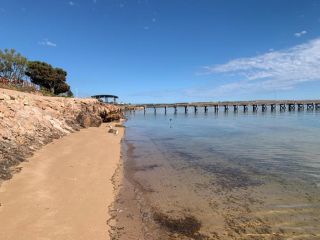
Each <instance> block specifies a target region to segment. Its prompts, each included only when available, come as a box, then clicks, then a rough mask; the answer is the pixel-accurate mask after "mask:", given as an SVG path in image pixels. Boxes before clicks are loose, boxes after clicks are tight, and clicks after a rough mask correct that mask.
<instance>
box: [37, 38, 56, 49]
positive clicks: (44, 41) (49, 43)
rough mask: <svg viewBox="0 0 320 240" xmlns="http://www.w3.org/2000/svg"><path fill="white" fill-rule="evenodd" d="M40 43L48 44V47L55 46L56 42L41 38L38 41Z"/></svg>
mask: <svg viewBox="0 0 320 240" xmlns="http://www.w3.org/2000/svg"><path fill="white" fill-rule="evenodd" d="M39 44H40V45H43V46H48V47H56V46H57V44H56V43H54V42H51V41H49V39H43V40H42V41H40V42H39Z"/></svg>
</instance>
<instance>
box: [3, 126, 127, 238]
mask: <svg viewBox="0 0 320 240" xmlns="http://www.w3.org/2000/svg"><path fill="white" fill-rule="evenodd" d="M123 132H124V130H123V128H119V134H118V135H115V134H111V133H108V128H107V127H106V125H102V126H101V127H99V128H89V129H84V130H81V131H80V132H77V133H73V134H71V135H69V136H66V137H64V138H62V139H59V140H56V141H54V142H53V143H50V144H48V145H47V146H45V147H43V148H42V149H41V150H39V151H37V152H36V153H35V155H34V156H33V157H31V158H29V159H28V161H27V162H25V163H23V164H21V165H20V167H22V171H21V172H20V173H18V174H16V175H15V176H14V177H13V178H12V179H11V180H9V181H7V182H4V183H2V185H1V186H0V228H1V230H0V239H1V240H20V239H21V240H25V239H34V240H37V239H39V240H40V239H41V240H44V239H55V240H58V239H61V240H62V239H63V240H67V239H78V240H81V239H83V240H88V239H95V240H100V239H101V240H102V239H103V240H105V239H109V234H108V231H109V226H108V225H107V220H108V219H109V218H110V215H109V213H108V206H109V205H110V204H111V203H112V202H113V200H114V189H113V184H112V181H111V179H112V176H113V174H114V172H115V170H116V169H117V166H118V164H119V159H120V145H121V144H120V142H121V138H122V135H123Z"/></svg>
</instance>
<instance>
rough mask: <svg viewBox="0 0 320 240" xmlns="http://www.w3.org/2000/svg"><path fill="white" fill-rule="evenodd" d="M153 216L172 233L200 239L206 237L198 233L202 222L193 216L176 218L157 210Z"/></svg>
mask: <svg viewBox="0 0 320 240" xmlns="http://www.w3.org/2000/svg"><path fill="white" fill-rule="evenodd" d="M153 218H154V220H155V221H156V222H158V223H159V224H160V226H162V227H164V228H166V229H167V230H168V231H170V232H172V233H177V234H182V235H184V236H187V237H192V238H194V239H199V240H200V239H204V238H203V237H201V235H200V234H199V233H198V232H199V230H200V228H201V222H200V221H199V220H197V219H196V218H195V217H193V216H183V217H179V218H177V217H175V218H174V217H170V216H169V215H167V214H164V213H159V212H155V213H154V214H153Z"/></svg>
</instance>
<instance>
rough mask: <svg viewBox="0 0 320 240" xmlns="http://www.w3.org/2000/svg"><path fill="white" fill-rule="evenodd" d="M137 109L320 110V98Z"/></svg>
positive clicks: (210, 103)
mask: <svg viewBox="0 0 320 240" xmlns="http://www.w3.org/2000/svg"><path fill="white" fill-rule="evenodd" d="M134 107H136V108H137V109H141V110H143V111H144V112H146V110H147V109H148V108H151V109H153V110H154V112H155V113H156V112H157V109H160V108H162V109H164V113H165V114H166V113H167V110H168V109H169V108H173V109H174V113H177V112H178V109H179V108H182V109H183V111H184V112H185V113H187V112H188V111H189V109H193V111H194V112H195V113H197V111H198V109H199V108H203V109H204V112H205V113H206V112H208V111H209V108H212V109H213V110H214V112H218V111H219V110H220V109H223V111H224V112H228V111H229V110H230V109H231V111H232V110H233V111H234V112H238V111H239V110H242V111H243V112H247V111H248V110H249V108H252V111H253V112H257V111H259V109H261V111H262V112H266V111H267V110H268V109H270V110H271V111H272V112H273V111H276V110H277V109H279V110H280V111H295V110H298V111H302V110H305V109H306V110H308V111H312V110H320V100H274V101H272V100H265V101H264V100H259V101H234V102H232V101H225V102H193V103H170V104H163V103H161V104H137V105H134Z"/></svg>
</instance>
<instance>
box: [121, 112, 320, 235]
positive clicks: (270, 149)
mask: <svg viewBox="0 0 320 240" xmlns="http://www.w3.org/2000/svg"><path fill="white" fill-rule="evenodd" d="M191 110H193V109H191V108H190V110H189V113H188V114H185V113H184V111H183V109H178V113H177V114H174V113H173V112H170V111H169V112H167V114H164V112H163V111H161V110H158V111H157V113H156V114H154V112H153V110H152V109H150V110H149V111H147V113H146V114H144V113H143V111H136V112H132V113H128V121H127V122H126V127H127V129H126V136H125V141H124V145H126V146H125V147H124V148H126V149H127V151H126V152H125V153H124V159H125V161H124V165H125V172H126V177H127V179H128V181H129V182H131V184H132V186H133V188H134V189H135V192H140V194H139V199H140V200H139V201H138V206H137V208H140V212H143V214H142V215H141V216H140V217H141V218H144V219H143V220H142V225H144V226H143V227H141V229H143V230H141V231H142V232H143V234H144V236H145V238H146V239H291V238H292V239H295V238H297V239H320V217H319V216H320V211H319V210H320V194H319V193H320V121H319V118H320V113H319V112H316V111H310V112H308V111H302V112H298V111H295V112H279V111H277V112H274V113H271V112H270V110H269V111H268V112H265V113H262V112H257V113H252V112H250V111H249V112H247V113H243V112H242V111H240V110H239V112H238V113H234V112H233V111H229V112H227V113H225V112H223V110H220V112H219V113H214V112H213V110H212V109H210V110H209V112H208V113H204V112H203V110H202V109H199V111H198V112H197V114H195V113H194V112H193V111H191ZM135 197H137V194H136V195H135ZM141 199H143V201H142V200H141ZM142 208H143V210H142ZM148 229H149V230H148ZM186 229H187V230H186ZM188 229H189V230H188ZM155 233H156V234H155ZM124 236H125V235H124ZM159 236H161V237H159Z"/></svg>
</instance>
